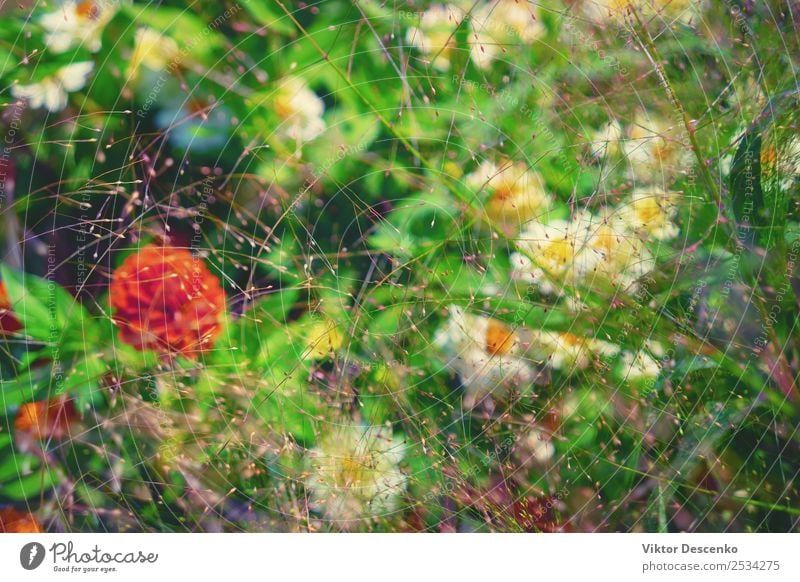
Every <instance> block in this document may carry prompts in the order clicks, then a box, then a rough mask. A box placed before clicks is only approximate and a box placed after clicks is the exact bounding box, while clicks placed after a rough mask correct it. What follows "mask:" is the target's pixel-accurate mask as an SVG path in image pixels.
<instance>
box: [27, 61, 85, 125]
mask: <svg viewBox="0 0 800 582" xmlns="http://www.w3.org/2000/svg"><path fill="white" fill-rule="evenodd" d="M93 70H94V63H92V62H91V61H82V62H79V63H72V64H71V65H67V66H65V67H61V68H60V69H59V70H58V71H56V73H55V74H54V75H51V76H49V77H45V78H44V79H42V80H41V81H39V82H37V83H31V84H29V85H14V86H12V87H11V94H12V95H13V96H14V97H17V98H19V99H25V100H27V102H28V106H29V107H30V108H32V109H38V108H39V107H44V108H46V109H47V110H48V111H50V112H51V113H56V112H58V111H61V110H62V109H64V107H66V106H67V97H68V93H71V92H73V91H79V90H80V89H83V87H84V86H85V85H86V80H87V79H88V78H89V75H91V73H92V71H93Z"/></svg>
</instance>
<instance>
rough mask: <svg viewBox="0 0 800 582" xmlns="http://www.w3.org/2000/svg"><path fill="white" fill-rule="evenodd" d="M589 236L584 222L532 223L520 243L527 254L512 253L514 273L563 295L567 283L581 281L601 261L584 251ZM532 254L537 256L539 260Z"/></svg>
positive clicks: (518, 276) (542, 289)
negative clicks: (532, 259)
mask: <svg viewBox="0 0 800 582" xmlns="http://www.w3.org/2000/svg"><path fill="white" fill-rule="evenodd" d="M587 237H588V231H587V229H586V225H585V224H584V223H583V222H582V221H567V220H554V221H552V222H550V223H549V224H542V223H540V222H529V223H528V224H526V225H525V230H524V231H523V232H522V233H521V234H520V236H519V240H518V242H517V244H518V246H519V247H520V248H522V249H524V250H525V251H527V255H524V254H522V253H512V255H511V265H512V272H511V276H512V277H513V278H515V279H520V280H523V281H526V282H533V283H535V284H537V285H538V286H539V289H540V290H541V291H542V293H546V294H550V295H562V294H563V286H564V285H573V284H575V283H576V282H578V281H580V280H581V279H582V277H583V275H584V274H585V273H586V272H587V271H588V270H590V269H591V267H592V264H591V263H592V262H594V261H596V260H597V257H596V256H595V255H592V254H590V253H586V252H584V250H585V249H586V245H587V242H588V240H587ZM528 256H532V257H534V258H535V260H536V263H535V264H534V262H533V261H531V260H530V259H529V258H528ZM587 261H588V262H587Z"/></svg>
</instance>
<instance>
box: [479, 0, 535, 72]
mask: <svg viewBox="0 0 800 582" xmlns="http://www.w3.org/2000/svg"><path fill="white" fill-rule="evenodd" d="M471 24H472V31H473V37H472V38H471V39H470V40H471V47H470V56H471V57H472V60H473V61H474V62H475V64H476V65H478V66H479V67H481V68H484V69H485V68H489V67H490V66H491V64H492V61H494V60H496V59H497V58H498V57H499V56H500V53H501V52H502V51H503V47H504V46H506V45H509V46H514V45H519V44H530V43H532V42H533V41H535V40H536V39H538V38H541V37H542V36H543V35H544V33H545V28H544V26H543V25H542V23H541V22H540V20H539V18H538V14H537V13H536V10H535V7H534V5H533V3H530V2H527V1H526V0H494V1H492V2H489V3H487V4H485V5H483V6H480V7H478V8H477V9H476V10H475V12H474V13H473V15H472V19H471Z"/></svg>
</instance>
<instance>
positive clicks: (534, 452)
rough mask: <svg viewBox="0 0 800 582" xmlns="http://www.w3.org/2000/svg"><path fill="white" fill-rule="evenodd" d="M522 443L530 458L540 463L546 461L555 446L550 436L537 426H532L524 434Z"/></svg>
mask: <svg viewBox="0 0 800 582" xmlns="http://www.w3.org/2000/svg"><path fill="white" fill-rule="evenodd" d="M522 444H523V446H524V449H525V452H526V453H528V454H529V455H530V457H531V459H532V460H534V461H536V462H537V463H539V464H541V465H544V464H545V463H547V462H548V461H549V460H550V459H552V458H553V455H555V453H556V448H555V446H553V442H552V440H551V439H550V437H548V436H547V435H546V434H545V433H544V432H543V431H541V430H539V429H538V428H532V429H531V430H530V431H529V432H528V434H527V435H526V436H525V438H524V440H523V443H522Z"/></svg>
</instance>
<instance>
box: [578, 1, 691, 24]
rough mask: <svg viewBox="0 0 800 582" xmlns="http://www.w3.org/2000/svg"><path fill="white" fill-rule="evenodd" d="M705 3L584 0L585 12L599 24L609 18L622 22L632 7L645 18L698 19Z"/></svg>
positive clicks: (682, 20)
mask: <svg viewBox="0 0 800 582" xmlns="http://www.w3.org/2000/svg"><path fill="white" fill-rule="evenodd" d="M704 5H705V0H583V1H582V2H581V9H582V11H583V13H584V14H585V15H586V16H587V17H589V18H590V19H592V20H593V21H595V22H596V23H598V24H606V23H607V22H608V21H609V20H610V21H611V22H616V23H617V24H622V23H623V22H624V20H625V18H626V15H628V14H629V13H630V10H631V8H633V9H635V10H636V11H637V13H638V14H639V16H640V17H641V18H643V19H644V20H646V21H647V20H652V19H654V18H655V19H658V20H661V21H664V22H666V23H667V24H672V23H673V22H682V23H684V24H686V23H690V22H693V21H696V20H697V19H698V17H699V15H700V14H701V13H702V10H703V8H704Z"/></svg>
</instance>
